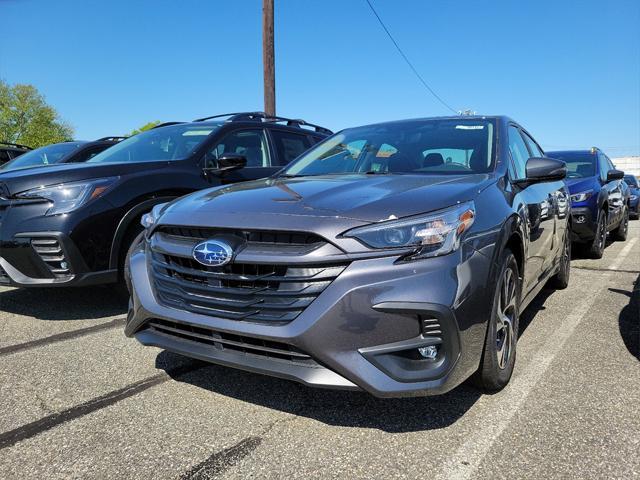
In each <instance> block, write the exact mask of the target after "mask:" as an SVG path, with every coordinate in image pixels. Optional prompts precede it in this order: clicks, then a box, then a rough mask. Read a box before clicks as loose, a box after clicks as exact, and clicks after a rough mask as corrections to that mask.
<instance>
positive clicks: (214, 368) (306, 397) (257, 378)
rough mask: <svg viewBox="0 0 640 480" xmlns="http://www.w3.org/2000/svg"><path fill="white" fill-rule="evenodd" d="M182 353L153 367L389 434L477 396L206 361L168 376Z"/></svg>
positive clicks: (429, 422)
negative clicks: (384, 389)
mask: <svg viewBox="0 0 640 480" xmlns="http://www.w3.org/2000/svg"><path fill="white" fill-rule="evenodd" d="M554 291H555V290H553V289H551V288H545V289H543V290H542V291H541V292H540V293H539V294H538V296H537V297H536V298H535V299H534V300H533V301H532V302H531V303H530V304H529V306H528V307H527V309H526V310H525V311H524V312H522V315H521V318H520V333H522V332H523V331H524V330H525V329H526V328H527V327H528V326H529V325H530V324H531V322H532V321H533V319H534V318H535V316H536V314H537V313H538V312H539V311H540V310H544V309H545V307H544V303H545V302H546V300H547V298H549V297H550V296H551V295H552V294H553V293H554ZM184 361H185V357H183V356H181V355H177V354H174V353H171V352H167V351H163V352H161V353H159V354H158V356H157V357H156V368H159V369H162V370H164V371H166V372H167V374H169V375H170V376H172V378H173V379H174V380H176V381H179V382H184V383H189V384H190V385H194V386H196V387H199V388H203V389H206V390H209V391H211V392H213V393H217V394H219V395H224V396H226V397H230V398H235V399H237V400H241V401H243V402H249V403H253V404H256V405H261V406H263V407H266V408H271V409H274V410H279V411H282V412H286V413H290V414H294V415H300V416H303V417H307V418H312V419H314V420H317V421H320V422H323V423H325V424H328V425H333V426H340V427H358V428H375V429H379V430H382V431H385V432H389V433H404V432H418V431H424V430H436V429H440V428H446V427H448V426H450V425H452V424H454V423H455V422H456V421H457V420H458V419H459V418H461V417H462V416H463V415H464V414H465V413H466V412H467V411H468V410H469V409H470V408H471V407H472V406H473V405H474V404H475V403H476V401H477V400H478V399H479V398H480V397H481V396H482V392H480V391H479V390H478V389H476V388H474V387H472V386H470V385H468V382H467V383H463V384H462V385H460V386H459V387H457V388H455V389H454V390H452V391H450V392H448V393H446V394H444V395H439V396H433V397H415V398H390V399H380V398H376V397H373V396H372V395H370V394H368V393H366V392H354V391H346V390H326V389H320V388H312V387H306V386H304V385H302V384H298V383H296V382H293V381H288V380H283V379H280V378H275V377H269V376H267V375H259V374H254V373H250V372H245V371H242V370H237V369H234V368H228V367H223V366H218V365H213V364H211V365H207V366H205V367H204V368H201V369H198V370H197V371H194V372H191V373H189V374H186V375H172V373H171V372H172V371H175V370H176V368H175V367H176V366H179V365H181V364H183V363H184Z"/></svg>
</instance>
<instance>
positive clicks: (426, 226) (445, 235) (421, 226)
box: [344, 202, 476, 258]
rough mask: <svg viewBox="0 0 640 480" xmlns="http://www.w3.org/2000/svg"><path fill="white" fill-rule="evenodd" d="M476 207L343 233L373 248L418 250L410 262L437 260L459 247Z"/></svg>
mask: <svg viewBox="0 0 640 480" xmlns="http://www.w3.org/2000/svg"><path fill="white" fill-rule="evenodd" d="M475 216H476V212H475V205H474V204H473V202H465V203H462V204H460V205H456V206H454V207H450V208H446V209H444V210H440V211H437V212H433V213H429V214H426V215H419V216H415V217H410V218H406V219H401V220H391V221H384V222H381V223H377V224H374V225H367V226H364V227H358V228H354V229H353V230H349V231H348V232H345V233H344V236H345V237H353V238H357V239H358V240H360V241H361V242H362V243H364V244H366V245H368V246H369V247H371V248H403V247H416V249H418V251H417V252H416V254H415V255H412V257H411V258H424V257H435V256H438V255H445V254H447V253H450V252H452V251H453V250H455V249H457V248H458V247H459V246H460V238H461V236H462V234H463V233H464V232H466V231H468V230H469V228H471V225H473V221H474V219H475Z"/></svg>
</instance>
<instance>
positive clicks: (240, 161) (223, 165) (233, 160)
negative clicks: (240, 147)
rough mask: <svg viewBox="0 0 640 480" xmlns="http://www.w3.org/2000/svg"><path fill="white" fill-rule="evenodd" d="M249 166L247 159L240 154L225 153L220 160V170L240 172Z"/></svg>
mask: <svg viewBox="0 0 640 480" xmlns="http://www.w3.org/2000/svg"><path fill="white" fill-rule="evenodd" d="M246 166H247V157H245V156H244V155H240V154H239V153H223V154H222V155H221V156H220V158H218V170H224V171H229V170H238V169H240V168H244V167H246Z"/></svg>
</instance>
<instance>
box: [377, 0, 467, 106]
mask: <svg viewBox="0 0 640 480" xmlns="http://www.w3.org/2000/svg"><path fill="white" fill-rule="evenodd" d="M365 1H366V2H367V4H368V5H369V8H370V9H371V11H372V12H373V14H374V15H375V16H376V18H377V19H378V22H380V25H381V26H382V28H383V29H384V31H385V32H386V34H387V36H388V37H389V38H390V39H391V41H392V42H393V44H394V45H395V47H396V49H397V50H398V53H400V55H401V56H402V58H403V59H404V61H405V62H407V65H409V68H411V70H413V73H415V75H416V77H418V80H420V82H421V83H422V84H423V85H424V86H425V88H426V89H427V90H429V92H430V93H431V95H433V96H434V97H435V98H436V99H437V100H438V101H439V102H440V103H441V104H442V105H444V106H445V107H446V108H448V109H449V110H451V111H452V112H453V113H455V114H458V112H457V111H456V110H454V109H453V108H451V107H450V106H449V104H447V102H445V101H444V100H443V99H442V98H440V96H439V95H438V94H437V93H436V92H435V91H434V90H433V88H431V87H430V86H429V85H428V84H427V82H425V81H424V78H422V76H421V75H420V74H419V73H418V70H416V67H414V66H413V64H412V63H411V61H410V60H409V58H408V57H407V56H406V55H405V54H404V52H403V51H402V49H401V48H400V45H398V42H396V40H395V39H394V38H393V35H391V32H390V31H389V29H388V28H387V26H386V25H385V24H384V22H383V21H382V19H381V18H380V15H378V12H376V9H375V8H373V5H372V4H371V2H370V1H369V0H365Z"/></svg>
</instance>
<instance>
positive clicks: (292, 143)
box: [271, 130, 311, 165]
mask: <svg viewBox="0 0 640 480" xmlns="http://www.w3.org/2000/svg"><path fill="white" fill-rule="evenodd" d="M271 136H272V137H273V142H274V144H275V148H276V153H277V156H278V165H286V164H288V163H289V162H290V161H291V160H294V159H295V158H297V157H298V156H299V155H301V154H302V153H304V152H305V151H306V150H308V149H309V148H310V147H311V141H310V140H309V137H308V136H307V135H299V134H297V133H292V132H285V131H283V130H271Z"/></svg>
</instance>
